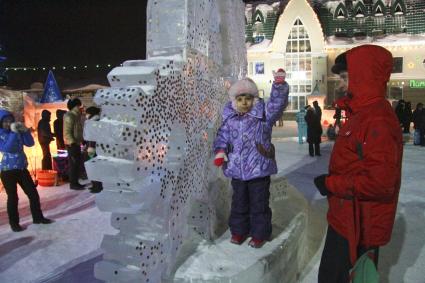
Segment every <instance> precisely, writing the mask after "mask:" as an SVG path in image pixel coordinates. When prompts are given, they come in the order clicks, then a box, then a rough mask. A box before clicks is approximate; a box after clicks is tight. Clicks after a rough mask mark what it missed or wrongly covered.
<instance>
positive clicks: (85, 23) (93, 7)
mask: <svg viewBox="0 0 425 283" xmlns="http://www.w3.org/2000/svg"><path fill="white" fill-rule="evenodd" d="M146 2H147V0H0V44H1V45H2V47H3V51H2V55H5V56H7V58H8V59H7V61H6V62H5V63H4V64H3V65H5V66H8V67H29V66H31V67H32V66H34V67H50V66H56V67H59V66H84V65H88V66H89V69H88V70H87V71H86V70H81V71H79V72H76V71H71V70H66V71H62V70H61V71H59V70H57V71H56V73H58V75H57V76H59V81H60V80H63V81H69V80H76V79H77V80H78V79H80V80H88V81H89V80H90V79H93V80H102V78H103V80H105V79H106V74H107V73H108V72H109V70H110V69H106V68H100V69H90V67H91V68H93V67H94V66H95V65H96V64H100V65H106V64H111V65H112V66H117V65H119V64H120V63H122V62H123V61H125V60H128V59H144V58H145V38H146V36H145V33H146ZM24 73H25V74H24ZM46 74H47V71H44V72H42V71H31V72H29V71H26V72H23V71H20V72H17V71H15V72H10V71H9V72H8V75H9V85H10V86H12V87H17V88H19V87H23V88H25V87H29V85H25V84H29V83H30V82H31V81H42V82H44V80H45V76H46ZM99 78H100V79H99Z"/></svg>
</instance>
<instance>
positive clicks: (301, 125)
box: [296, 107, 307, 144]
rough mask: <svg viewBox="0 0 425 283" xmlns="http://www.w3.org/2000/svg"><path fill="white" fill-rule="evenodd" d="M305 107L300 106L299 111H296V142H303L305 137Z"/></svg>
mask: <svg viewBox="0 0 425 283" xmlns="http://www.w3.org/2000/svg"><path fill="white" fill-rule="evenodd" d="M305 114H306V112H305V108H304V107H301V109H300V112H298V113H297V115H296V119H297V124H298V143H299V144H303V143H304V140H306V139H307V122H306V121H305Z"/></svg>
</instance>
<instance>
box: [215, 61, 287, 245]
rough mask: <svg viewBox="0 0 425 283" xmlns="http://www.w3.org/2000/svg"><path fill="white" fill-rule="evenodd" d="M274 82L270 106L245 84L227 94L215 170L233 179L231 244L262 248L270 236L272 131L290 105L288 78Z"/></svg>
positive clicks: (280, 77) (278, 75)
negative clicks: (249, 237) (220, 169)
mask: <svg viewBox="0 0 425 283" xmlns="http://www.w3.org/2000/svg"><path fill="white" fill-rule="evenodd" d="M273 74H274V76H275V81H274V83H273V86H272V90H271V94H270V99H269V101H268V102H267V103H265V102H264V101H263V99H261V98H259V97H258V89H257V86H256V85H255V83H254V82H253V81H252V80H251V79H249V78H245V79H242V80H239V81H238V82H236V83H235V84H234V85H233V86H232V87H231V88H230V89H229V96H230V100H231V101H229V102H228V103H227V104H226V105H225V107H224V110H223V122H222V125H221V127H220V129H219V130H218V132H217V137H216V139H215V141H214V152H215V154H216V156H215V160H214V164H215V165H216V166H221V165H223V172H224V175H225V176H227V177H229V178H232V187H233V196H232V206H231V212H230V218H229V226H230V231H231V233H232V239H231V242H232V243H234V244H238V245H240V244H242V243H243V242H244V241H245V240H246V238H247V237H248V236H251V237H252V239H251V241H250V242H249V245H250V246H251V247H254V248H260V247H261V246H262V245H263V244H264V243H265V241H267V240H268V239H269V238H270V236H271V232H272V225H271V216H272V213H271V209H270V207H269V197H270V191H269V188H270V175H272V174H276V173H277V166H276V160H275V151H274V146H273V145H272V143H271V136H272V127H273V125H274V124H275V122H276V121H277V120H279V118H280V117H281V116H282V113H283V110H284V109H285V108H286V106H287V104H288V91H289V86H288V84H287V83H286V82H285V72H284V71H283V70H282V69H279V70H278V72H277V73H273Z"/></svg>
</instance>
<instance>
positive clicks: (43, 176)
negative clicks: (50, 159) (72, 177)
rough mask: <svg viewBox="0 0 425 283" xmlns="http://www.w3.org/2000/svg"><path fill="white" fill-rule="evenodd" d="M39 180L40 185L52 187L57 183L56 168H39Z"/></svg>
mask: <svg viewBox="0 0 425 283" xmlns="http://www.w3.org/2000/svg"><path fill="white" fill-rule="evenodd" d="M37 181H38V184H39V185H40V186H43V187H52V186H56V185H57V181H58V173H57V172H56V171H55V170H38V171H37Z"/></svg>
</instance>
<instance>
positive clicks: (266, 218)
mask: <svg viewBox="0 0 425 283" xmlns="http://www.w3.org/2000/svg"><path fill="white" fill-rule="evenodd" d="M232 187H233V196H232V208H231V211H230V218H229V226H230V231H231V232H232V234H237V235H241V236H242V235H250V236H251V237H254V238H256V239H259V240H268V239H269V238H270V236H271V232H272V224H271V219H272V211H271V209H270V207H269V197H270V176H267V177H262V178H256V179H252V180H249V181H242V180H238V179H232Z"/></svg>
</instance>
